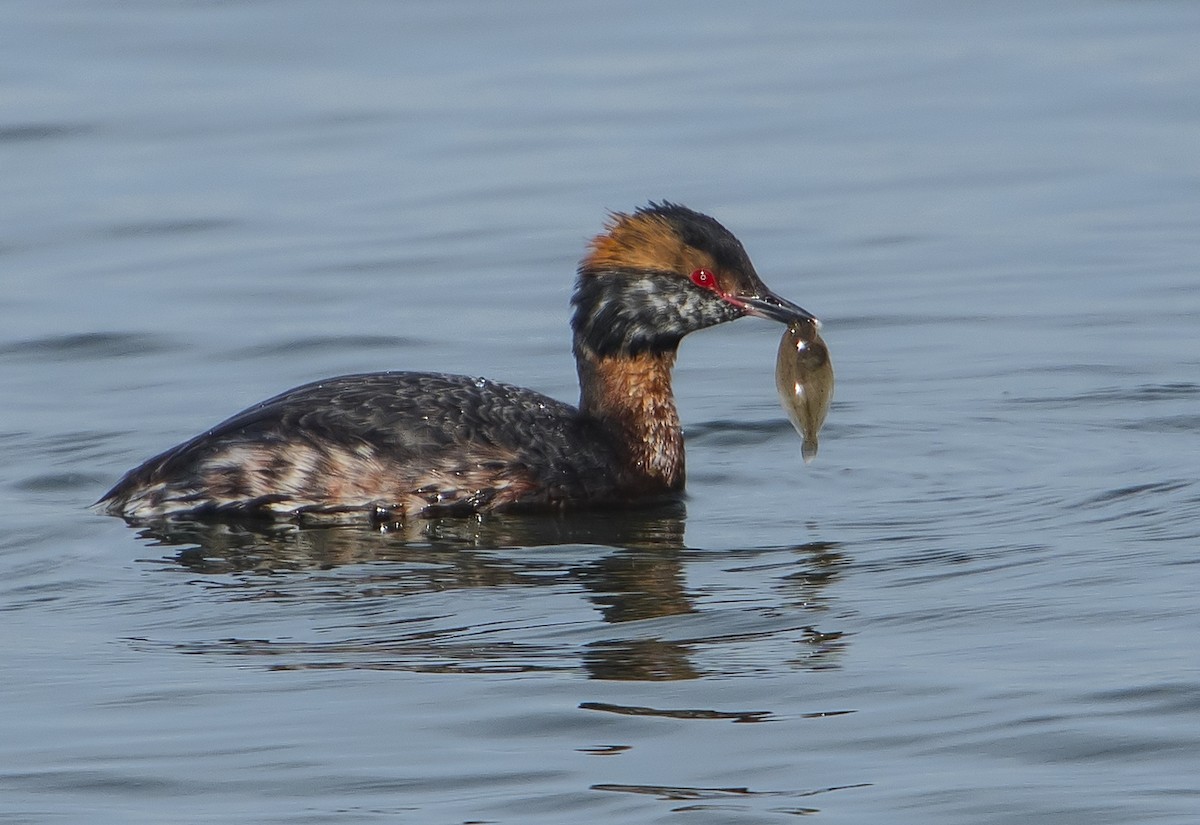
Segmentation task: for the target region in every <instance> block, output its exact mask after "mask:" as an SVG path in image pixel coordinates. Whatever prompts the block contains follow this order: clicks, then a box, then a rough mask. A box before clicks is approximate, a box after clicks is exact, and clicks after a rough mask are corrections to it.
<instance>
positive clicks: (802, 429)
mask: <svg viewBox="0 0 1200 825" xmlns="http://www.w3.org/2000/svg"><path fill="white" fill-rule="evenodd" d="M775 386H776V388H778V390H779V401H780V403H781V404H783V409H784V410H785V411H786V412H787V414H788V418H790V419H791V420H792V426H794V427H795V428H796V432H798V433H800V437H801V438H803V439H804V446H803V447H801V448H800V454H801V455H803V456H804V463H805V464H807V463H808V462H810V461H812V460H813V458H814V457H815V456H816V455H817V433H818V432H820V431H821V425H822V424H824V423H825V414H826V413H828V412H829V402H830V401H831V400H832V399H833V362H832V361H830V360H829V347H827V346H825V342H824V341H822V340H821V336H820V334H819V333H818V332H817V325H816V324H815V323H814V322H812V321H795V322H793V323H792V325H791V326H789V327H788V328H787V329H786V330H785V331H784V333H783V339H782V340H780V342H779V355H778V357H777V358H776V360H775Z"/></svg>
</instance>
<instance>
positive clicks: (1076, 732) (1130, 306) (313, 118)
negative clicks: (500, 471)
mask: <svg viewBox="0 0 1200 825" xmlns="http://www.w3.org/2000/svg"><path fill="white" fill-rule="evenodd" d="M5 17H6V24H5V32H4V34H5V47H4V49H3V52H2V53H3V55H4V56H3V58H0V68H2V72H0V92H2V94H0V114H2V120H0V158H2V159H3V164H4V174H3V175H0V203H2V204H3V205H4V207H5V220H4V221H3V222H2V225H0V285H2V286H3V289H2V290H0V313H2V317H3V318H4V320H5V323H4V325H3V327H2V328H0V387H2V388H3V393H4V402H3V405H2V406H0V449H2V450H3V455H4V458H5V460H4V462H3V463H2V464H0V614H2V618H0V628H2V629H0V661H3V666H4V667H3V673H4V675H3V677H0V707H3V708H4V709H5V713H4V714H2V715H0V821H3V822H21V823H51V822H53V823H61V822H88V823H96V822H120V823H135V822H153V823H162V822H210V821H222V822H264V823H267V822H305V821H312V822H328V821H332V820H337V821H345V822H413V823H463V822H492V823H502V822H504V823H529V822H547V823H549V822H554V823H558V822H566V821H571V822H575V821H583V820H585V819H586V820H594V819H603V820H604V821H606V822H615V823H622V822H628V823H645V822H660V821H661V822H714V823H718V822H719V823H741V822H745V823H751V822H753V823H762V822H787V821H793V819H794V817H795V816H797V815H803V814H809V813H817V812H819V814H820V816H821V817H822V818H823V819H825V820H829V821H835V822H872V823H877V822H889V823H894V822H913V823H922V824H923V825H924V824H927V823H957V824H959V825H961V823H1000V822H1030V821H1037V822H1054V823H1088V825H1094V823H1130V822H1154V823H1189V825H1190V823H1194V822H1196V821H1198V819H1200V782H1198V781H1197V779H1196V777H1197V776H1200V655H1198V653H1197V638H1200V634H1198V631H1200V620H1198V619H1197V609H1196V600H1197V592H1198V591H1200V587H1198V585H1200V565H1198V564H1197V558H1198V556H1197V550H1198V549H1200V541H1198V538H1200V482H1198V481H1197V468H1198V467H1200V442H1198V440H1197V433H1198V432H1200V413H1198V412H1197V411H1198V409H1200V336H1197V333H1196V319H1197V318H1198V317H1200V289H1198V286H1200V281H1198V278H1200V276H1198V275H1197V272H1198V271H1200V241H1198V235H1197V230H1196V227H1197V223H1196V216H1197V215H1200V153H1197V151H1196V150H1197V146H1198V145H1200V108H1198V107H1197V105H1196V89H1197V88H1200V51H1197V49H1196V48H1195V41H1196V34H1197V32H1198V31H1200V9H1198V8H1197V7H1195V6H1194V5H1191V4H1184V3H1167V2H1143V3H1095V2H1093V3H1083V2H1080V3H1065V4H1053V5H1044V4H1032V3H1028V4H1026V3H1015V4H1004V5H1000V6H993V7H981V6H964V5H959V4H938V3H922V4H904V5H899V6H894V5H890V4H883V3H875V2H865V3H855V4H841V3H812V4H807V3H806V4H798V3H797V4H785V3H750V4H740V5H738V6H737V7H736V8H734V7H733V6H729V7H728V8H726V7H717V6H697V5H695V4H684V3H677V2H670V3H660V4H653V5H649V6H647V5H646V4H634V3H608V4H605V5H603V6H598V5H592V4H580V3H538V2H532V3H524V4H517V5H513V4H500V5H497V4H487V3H456V4H418V3H407V4H390V3H371V2H353V3H346V4H318V3H290V4H276V3H267V2H261V0H251V2H243V3H174V2H152V0H145V1H144V2H129V3H105V4H96V3H80V2H74V3H72V2H66V3H57V4H45V3H38V2H29V1H28V0H26V1H24V2H11V3H9V4H7V5H6V7H5ZM651 198H654V199H657V198H671V199H675V200H679V201H681V202H684V203H687V204H689V205H691V206H693V207H695V208H698V209H701V210H704V211H708V212H711V213H713V214H715V215H716V216H717V217H718V218H719V219H721V220H722V221H723V222H724V223H725V224H726V225H728V226H729V227H730V228H731V229H732V230H733V231H734V232H736V233H737V234H738V235H739V237H740V238H741V239H742V240H743V242H744V243H745V244H746V246H747V248H748V249H749V250H750V253H751V255H752V257H753V258H754V260H755V262H756V264H757V266H758V269H759V271H760V273H761V274H762V275H763V278H764V280H766V281H767V283H768V284H770V285H771V286H772V287H773V288H775V289H776V290H777V291H778V292H780V293H781V294H783V295H785V296H787V297H789V298H792V299H794V300H796V301H797V302H799V303H801V304H802V305H804V306H805V307H807V308H808V309H810V310H812V311H814V312H816V313H817V314H818V315H820V316H821V317H822V318H823V319H824V320H825V329H824V335H825V338H826V340H827V342H828V343H829V346H830V348H831V350H832V353H833V357H834V361H835V364H836V367H837V372H838V382H839V383H838V389H837V394H836V397H835V400H834V406H833V409H832V411H831V413H830V417H829V421H828V423H827V425H826V429H825V431H824V432H823V434H822V446H821V454H820V456H819V457H818V458H817V460H816V461H815V462H814V463H813V464H811V465H808V466H805V465H804V464H803V462H802V461H801V458H800V444H799V439H798V438H797V437H796V435H795V433H794V432H793V431H792V428H791V426H790V425H789V424H788V422H787V420H786V419H785V417H784V414H783V412H782V411H781V410H780V409H779V407H778V405H777V401H776V396H775V390H774V385H773V371H774V354H775V349H776V345H777V342H778V336H779V334H780V332H781V329H779V328H778V327H776V326H773V325H770V324H766V323H764V322H759V321H749V320H748V321H741V322H738V323H736V324H732V325H727V326H725V327H722V328H718V329H714V330H711V331H706V332H704V333H702V334H699V335H697V336H694V337H693V338H690V339H689V340H688V341H687V342H686V343H685V345H684V347H683V349H682V352H681V358H680V364H679V367H678V369H677V372H676V379H677V380H676V391H677V394H678V396H679V403H680V408H681V413H682V415H683V418H684V421H685V424H686V427H687V434H688V451H689V452H688V462H689V499H688V501H687V502H686V505H685V506H681V507H672V508H667V509H664V510H655V511H649V512H641V513H635V514H620V513H603V514H595V515H579V516H572V517H569V518H568V517H561V518H560V517H540V518H515V517H505V518H491V519H487V520H485V521H482V522H479V521H456V520H444V521H434V522H424V523H416V524H412V525H409V526H408V527H407V528H406V529H405V530H396V531H391V532H371V531H368V530H365V529H361V528H333V529H324V530H296V529H284V528H281V529H279V530H276V531H266V530H263V529H261V528H260V529H259V530H257V531H255V530H251V529H249V528H238V527H235V526H224V527H211V526H210V527H203V526H195V525H179V526H178V527H177V528H175V529H172V530H171V531H170V532H167V533H162V532H158V533H156V532H154V531H152V530H147V529H141V530H139V529H135V528H130V527H127V526H126V525H125V524H123V523H122V522H120V521H118V520H116V519H112V518H106V517H102V516H97V515H94V514H92V513H90V512H89V511H88V510H87V509H86V507H87V505H88V504H89V503H90V502H92V501H93V500H95V499H96V498H97V497H98V496H99V495H100V494H101V493H102V492H103V491H104V490H105V489H106V488H107V486H108V485H109V484H111V483H112V481H113V480H114V479H115V478H116V477H117V476H118V475H119V474H120V473H121V472H123V471H124V470H126V469H128V468H129V467H130V466H133V465H134V464H136V463H138V462H140V461H141V460H142V459H144V458H145V457H147V456H148V455H150V454H152V453H154V452H156V451H158V450H161V449H163V448H165V447H167V446H169V445H171V444H173V443H176V442H178V441H180V440H182V439H184V438H186V437H188V436H190V435H192V434H194V433H196V432H198V431H200V430H202V429H203V428H205V427H206V426H208V425H210V424H212V423H214V422H216V421H217V420H219V419H221V418H223V417H225V416H226V415H228V414H230V413H232V412H234V411H236V410H237V409H240V408H242V407H244V406H246V405H248V404H250V403H253V402H254V401H257V400H259V399H262V398H264V397H266V396H268V395H271V394H274V393H275V392H278V391H279V390H281V389H284V388H286V387H288V386H292V385H295V384H298V383H300V382H303V381H306V380H311V379H315V378H319V377H322V376H326V375H332V374H337V373H341V372H354V371H364V370H372V369H405V368H419V369H432V370H444V371H450V372H465V373H468V374H486V375H488V376H489V377H494V378H498V379H503V380H507V381H512V382H514V383H519V384H524V385H528V386H532V387H535V388H537V389H540V390H542V391H545V392H548V393H550V394H553V395H556V396H558V397H562V398H564V399H567V400H572V399H573V396H574V394H575V392H576V389H575V378H574V368H573V365H572V363H571V362H570V355H569V347H568V339H567V333H566V318H567V300H568V296H569V290H570V285H571V279H572V269H573V266H574V263H575V260H576V259H577V257H578V256H579V254H580V252H581V250H582V245H583V243H584V241H585V239H586V238H587V237H588V236H589V235H590V234H591V233H593V232H595V231H597V230H598V228H599V226H600V224H601V222H602V220H603V217H604V211H605V210H606V209H630V208H633V207H635V206H637V205H639V204H642V203H645V202H646V201H647V200H649V199H651Z"/></svg>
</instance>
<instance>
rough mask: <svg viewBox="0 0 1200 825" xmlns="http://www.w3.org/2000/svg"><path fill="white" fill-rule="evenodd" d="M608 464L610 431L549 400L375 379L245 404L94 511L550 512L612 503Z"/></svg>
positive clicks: (419, 377) (392, 377) (326, 384)
mask: <svg viewBox="0 0 1200 825" xmlns="http://www.w3.org/2000/svg"><path fill="white" fill-rule="evenodd" d="M468 445H469V449H466V448H465V447H466V446H468ZM615 466H616V461H615V452H614V448H613V445H612V442H611V439H610V438H609V437H608V434H607V433H606V432H604V431H603V430H602V428H600V427H598V426H597V425H596V424H595V423H594V422H592V421H589V420H588V419H586V418H584V417H582V416H580V414H579V413H578V411H576V410H575V408H573V407H571V406H568V405H566V404H563V403H561V402H559V401H555V400H553V399H551V398H547V397H546V396H543V395H539V394H538V393H535V392H532V391H530V390H524V389H520V388H518V387H512V386H509V385H506V384H499V383H496V382H493V381H485V380H483V379H474V378H468V377H466V376H455V375H438V374H427V373H405V372H397V373H374V374H367V375H349V376H344V377H341V378H334V379H330V380H327V381H321V382H317V383H314V384H308V385H306V386H303V387H298V388H296V389H294V390H290V391H288V392H286V393H283V394H282V395H279V396H276V397H275V398H272V399H270V400H268V401H265V402H263V403H261V404H258V405H256V406H254V407H251V408H250V409H248V410H245V411H244V412H241V413H239V414H237V415H235V416H234V417H233V418H230V419H229V420H227V421H225V422H223V423H221V424H218V425H217V426H216V427H214V428H213V429H211V430H209V431H208V432H206V433H204V434H202V435H199V436H197V437H196V438H193V439H192V440H190V441H188V442H185V443H184V444H181V445H179V446H178V447H175V448H173V449H171V450H168V451H167V452H165V453H163V454H161V455H158V456H155V457H154V458H152V459H150V460H149V461H147V462H146V463H145V464H143V465H142V466H140V467H138V468H136V469H134V470H132V471H130V472H129V473H128V474H126V476H125V477H124V478H122V479H121V481H120V482H118V483H117V485H116V486H115V487H114V488H113V489H112V490H110V491H109V492H108V493H107V494H106V495H105V496H104V498H103V499H102V500H101V501H100V505H101V506H102V507H104V508H105V509H106V510H107V511H108V512H111V513H115V514H120V515H124V516H128V517H131V518H151V517H157V516H164V515H172V514H180V513H190V514H194V515H203V514H206V513H237V514H245V515H264V516H272V515H290V514H295V513H299V512H337V511H347V510H369V511H372V512H377V514H378V515H379V516H380V517H386V518H403V517H406V516H409V515H418V514H420V515H430V514H434V513H438V512H449V513H458V512H461V513H466V512H474V511H480V510H495V509H512V508H514V507H518V506H531V507H533V506H545V507H555V506H562V505H565V504H568V503H570V502H579V501H594V502H606V501H612V502H615V501H619V500H620V499H621V493H620V487H621V484H622V483H625V481H626V479H625V478H624V476H623V475H621V474H614V473H613V472H612V470H613V468H614V467H615Z"/></svg>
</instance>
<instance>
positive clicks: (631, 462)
mask: <svg viewBox="0 0 1200 825" xmlns="http://www.w3.org/2000/svg"><path fill="white" fill-rule="evenodd" d="M576 363H577V366H578V369H579V387H580V395H579V409H580V411H581V412H582V413H583V414H584V415H586V416H588V417H590V418H592V419H594V420H596V421H598V422H599V423H600V424H601V425H602V426H603V427H604V428H605V429H607V430H608V431H609V432H610V433H611V434H612V435H613V437H614V440H615V441H616V444H617V447H618V451H619V453H620V454H621V456H622V458H623V459H624V463H625V469H626V470H627V471H628V472H629V473H630V475H631V477H632V478H633V479H634V480H635V481H636V483H637V484H639V485H644V486H645V489H646V491H647V492H666V491H675V490H679V489H681V488H682V487H683V482H684V458H683V431H682V429H681V427H680V425H679V413H678V412H677V411H676V409H675V396H674V394H673V393H672V392H671V367H673V366H674V365H675V351H674V350H670V351H663V352H642V353H638V354H637V355H627V354H618V355H609V356H597V355H595V354H594V353H592V352H589V351H587V350H586V349H584V348H580V349H577V351H576Z"/></svg>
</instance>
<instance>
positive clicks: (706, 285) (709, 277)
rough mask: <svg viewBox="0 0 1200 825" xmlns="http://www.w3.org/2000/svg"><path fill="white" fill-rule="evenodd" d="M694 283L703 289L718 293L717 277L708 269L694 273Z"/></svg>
mask: <svg viewBox="0 0 1200 825" xmlns="http://www.w3.org/2000/svg"><path fill="white" fill-rule="evenodd" d="M692 283H693V284H695V285H696V286H698V287H700V288H702V289H711V290H712V291H713V292H716V291H717V276H716V275H714V274H712V273H711V272H709V271H708V270H707V269H697V270H696V271H695V272H693V273H692Z"/></svg>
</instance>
